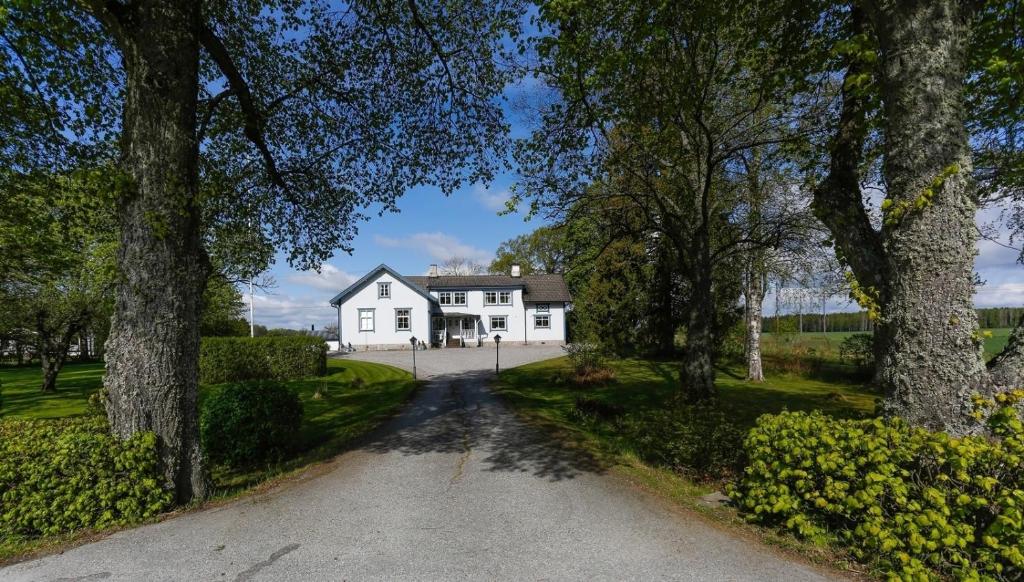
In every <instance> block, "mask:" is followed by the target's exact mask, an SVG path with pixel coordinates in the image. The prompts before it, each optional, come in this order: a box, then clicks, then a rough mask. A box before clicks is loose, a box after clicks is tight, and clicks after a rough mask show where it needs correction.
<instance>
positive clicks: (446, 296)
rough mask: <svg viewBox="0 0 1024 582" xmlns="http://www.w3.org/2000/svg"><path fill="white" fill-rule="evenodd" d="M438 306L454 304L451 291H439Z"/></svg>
mask: <svg viewBox="0 0 1024 582" xmlns="http://www.w3.org/2000/svg"><path fill="white" fill-rule="evenodd" d="M437 303H438V305H451V304H452V292H451V291H439V292H438V293H437Z"/></svg>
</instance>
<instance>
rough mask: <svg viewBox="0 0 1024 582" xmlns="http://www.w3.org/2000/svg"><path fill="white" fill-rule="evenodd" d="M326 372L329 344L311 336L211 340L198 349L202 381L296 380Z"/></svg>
mask: <svg viewBox="0 0 1024 582" xmlns="http://www.w3.org/2000/svg"><path fill="white" fill-rule="evenodd" d="M326 372H327V344H325V343H324V341H323V340H322V339H320V338H317V337H312V336H286V337H281V336H264V337H257V338H250V337H208V338H203V342H202V345H201V346H200V349H199V381H200V382H201V383H203V384H224V383H226V382H243V381H246V380H297V379H300V378H308V377H310V376H322V375H324V374H325V373H326Z"/></svg>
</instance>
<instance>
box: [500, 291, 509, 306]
mask: <svg viewBox="0 0 1024 582" xmlns="http://www.w3.org/2000/svg"><path fill="white" fill-rule="evenodd" d="M498 304H499V305H512V292H511V291H499V292H498Z"/></svg>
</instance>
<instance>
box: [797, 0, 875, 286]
mask: <svg viewBox="0 0 1024 582" xmlns="http://www.w3.org/2000/svg"><path fill="white" fill-rule="evenodd" d="M853 19H854V31H853V32H854V34H857V33H860V32H861V31H862V30H863V28H864V22H863V15H862V14H861V13H860V11H859V10H854V13H853ZM867 71H868V67H867V65H866V64H865V63H863V62H861V61H859V60H857V59H856V58H853V59H851V61H850V62H849V65H848V67H847V70H846V75H845V77H844V80H843V81H844V82H843V91H842V99H843V104H842V110H841V112H840V116H839V126H838V128H837V130H836V135H835V137H834V138H833V141H832V144H831V146H830V148H829V154H830V158H831V161H830V167H829V174H828V176H827V177H826V178H825V179H824V180H823V181H822V182H821V183H820V184H819V185H818V186H817V187H816V188H815V189H814V198H813V201H812V203H811V207H812V209H813V210H814V214H815V216H817V217H818V219H819V220H821V221H822V222H823V223H825V225H827V226H828V227H829V230H830V231H831V232H832V235H833V236H834V237H835V240H836V244H837V247H838V248H839V250H840V251H841V253H842V255H843V257H844V258H845V259H846V261H847V262H848V263H849V265H850V268H851V269H852V270H853V274H854V276H855V277H856V278H857V280H858V281H859V282H860V283H861V284H862V285H865V286H874V287H875V288H876V289H878V290H879V292H882V293H884V292H885V290H884V288H883V281H884V278H883V276H882V266H883V264H884V258H885V250H884V249H883V247H882V237H881V234H880V233H879V232H878V231H876V230H875V229H874V227H873V226H871V220H870V218H869V217H868V213H867V210H866V209H865V208H864V201H863V198H862V196H861V190H860V168H859V166H860V163H861V159H862V156H863V151H864V142H865V140H866V139H867V130H868V122H867V103H866V99H865V97H864V96H863V95H862V94H861V93H860V92H859V90H858V89H857V88H855V87H853V86H851V84H850V83H849V82H848V80H850V79H853V78H855V77H857V76H859V75H862V74H864V73H866V72H867Z"/></svg>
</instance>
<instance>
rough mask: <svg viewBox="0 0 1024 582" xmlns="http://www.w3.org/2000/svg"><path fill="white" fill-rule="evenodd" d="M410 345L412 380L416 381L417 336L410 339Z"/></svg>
mask: <svg viewBox="0 0 1024 582" xmlns="http://www.w3.org/2000/svg"><path fill="white" fill-rule="evenodd" d="M409 344H410V345H412V379H413V380H415V379H416V336H412V337H411V338H409Z"/></svg>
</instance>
